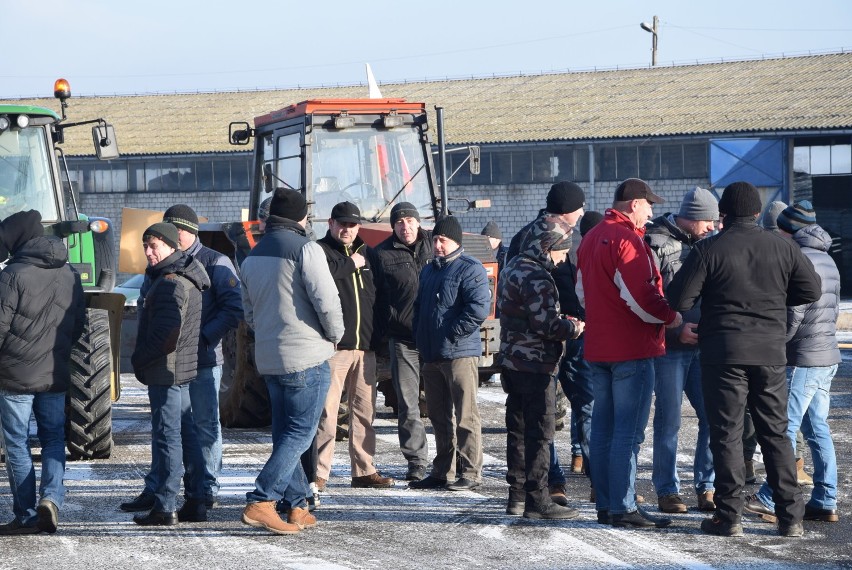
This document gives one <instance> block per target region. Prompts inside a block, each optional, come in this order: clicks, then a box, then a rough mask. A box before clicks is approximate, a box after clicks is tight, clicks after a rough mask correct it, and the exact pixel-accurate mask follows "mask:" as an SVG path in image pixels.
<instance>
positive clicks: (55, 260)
mask: <svg viewBox="0 0 852 570" xmlns="http://www.w3.org/2000/svg"><path fill="white" fill-rule="evenodd" d="M67 261H68V248H67V247H65V244H64V243H63V242H62V240H58V239H51V238H46V237H44V236H42V237H37V238H33V239H31V240H29V241H27V242H26V243H24V244H23V245H22V246H21V247H20V248H19V249H18V251H17V252H15V254H14V255H13V256H12V260H11V261H10V263H14V262H21V263H27V264H29V265H34V266H36V267H41V268H43V269H56V268H58V267H62V266H63V265H65V262H67Z"/></svg>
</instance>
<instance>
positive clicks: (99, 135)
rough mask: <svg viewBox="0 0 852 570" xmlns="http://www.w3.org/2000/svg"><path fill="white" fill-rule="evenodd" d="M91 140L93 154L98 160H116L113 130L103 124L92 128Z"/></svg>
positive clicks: (116, 151)
mask: <svg viewBox="0 0 852 570" xmlns="http://www.w3.org/2000/svg"><path fill="white" fill-rule="evenodd" d="M92 139H93V140H94V142H95V154H97V155H98V159H100V160H112V159H113V158H118V142H117V141H116V140H115V128H114V127H113V126H112V125H108V124H106V123H104V124H103V125H96V126H94V127H92Z"/></svg>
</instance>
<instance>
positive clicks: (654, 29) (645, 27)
mask: <svg viewBox="0 0 852 570" xmlns="http://www.w3.org/2000/svg"><path fill="white" fill-rule="evenodd" d="M659 24H660V19H659V18H657V17H656V16H654V23H653V24H648V23H647V22H642V23H641V24H639V27H640V28H642V29H643V30H645V31H646V32H648V33H650V34H651V65H652V66H655V65H657V26H658V25H659Z"/></svg>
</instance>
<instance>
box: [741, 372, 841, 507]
mask: <svg viewBox="0 0 852 570" xmlns="http://www.w3.org/2000/svg"><path fill="white" fill-rule="evenodd" d="M835 374H837V365H836V364H835V365H833V366H809V367H801V366H793V367H788V368H787V386H788V388H789V392H790V393H789V396H788V400H787V416H788V423H787V435H788V436H789V437H790V441H791V442H792V443H793V451H794V452H795V451H796V432H798V431H799V429H800V428H801V430H802V434H804V436H805V439H806V440H807V442H808V446H809V447H810V449H811V459H813V462H814V490H813V492H812V493H811V500H810V501H808V505H810V506H811V507H815V508H817V509H836V508H837V458H836V456H835V454H834V442H833V441H832V439H831V431H830V430H829V427H828V421H827V420H828V406H829V402H830V398H829V392H831V380H832V379H833V378H834V375H835ZM757 495H758V498H759V499H760V501H761V502H762V503H763V504H764V505H766V506H767V507H769V508H770V509H774V508H775V502H774V501H773V498H772V488H771V487H770V486H769V485H768V484H767V483H763V485H762V486H761V487H760V491H758V493H757Z"/></svg>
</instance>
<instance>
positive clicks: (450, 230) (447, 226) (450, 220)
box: [432, 216, 462, 245]
mask: <svg viewBox="0 0 852 570" xmlns="http://www.w3.org/2000/svg"><path fill="white" fill-rule="evenodd" d="M435 236H444V237H448V238H450V239H451V240H453V241H454V242H456V243H457V244H459V245H461V243H462V227H461V224H460V223H459V220H458V218H455V217H453V216H445V217H443V218H441V219H440V220H438V221H437V222H436V223H435V227H434V228H433V229H432V237H435Z"/></svg>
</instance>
